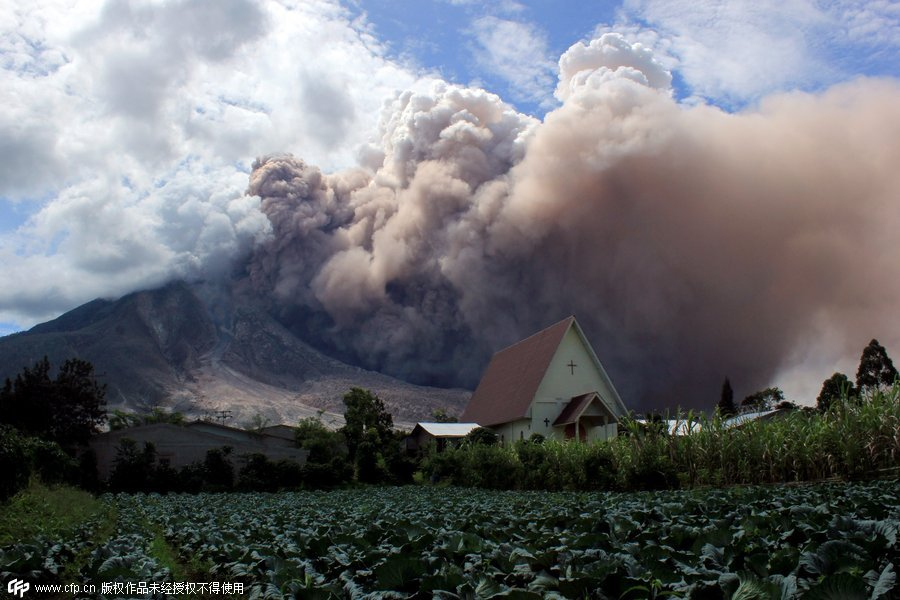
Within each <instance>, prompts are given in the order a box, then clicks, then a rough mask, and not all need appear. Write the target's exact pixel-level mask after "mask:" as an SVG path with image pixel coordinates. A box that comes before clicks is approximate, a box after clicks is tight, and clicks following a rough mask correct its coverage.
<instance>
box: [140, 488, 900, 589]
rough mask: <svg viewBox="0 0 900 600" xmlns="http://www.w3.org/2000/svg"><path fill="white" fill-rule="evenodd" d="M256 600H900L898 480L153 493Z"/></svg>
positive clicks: (167, 514) (184, 538)
mask: <svg viewBox="0 0 900 600" xmlns="http://www.w3.org/2000/svg"><path fill="white" fill-rule="evenodd" d="M138 498H141V500H140V507H139V508H140V510H141V511H142V513H143V514H144V515H146V518H148V519H150V520H152V521H154V522H155V523H158V524H160V525H161V526H162V527H163V530H164V531H165V534H166V537H167V538H168V539H169V543H170V544H172V546H173V547H175V548H177V549H178V550H179V551H180V552H181V553H182V554H184V555H185V556H197V557H199V558H201V559H202V560H205V561H208V562H209V563H210V564H212V565H214V566H213V573H214V574H215V575H216V576H218V577H220V578H221V579H223V580H230V581H242V582H244V583H245V584H246V585H247V588H248V589H249V590H250V593H249V597H251V598H282V597H296V598H431V597H439V598H489V597H519V598H583V597H589V598H616V599H619V598H622V599H628V598H648V597H662V596H664V595H668V596H672V597H686V598H698V599H706V598H716V599H718V598H733V599H745V600H746V599H749V598H778V599H781V598H793V597H802V598H812V599H815V598H843V599H846V600H853V599H855V598H866V599H872V600H876V599H888V598H895V597H896V596H897V594H896V591H897V589H898V588H897V586H896V567H897V566H898V565H897V559H898V545H897V534H898V525H900V509H898V506H900V489H898V485H897V482H874V483H868V484H851V485H838V484H827V485H818V486H806V487H791V488H785V487H778V488H772V487H757V488H734V489H730V490H712V491H700V490H695V491H681V492H655V493H650V492H647V493H641V494H603V493H595V494H588V493H576V494H572V493H568V494H558V493H546V492H518V493H509V492H485V491H472V490H463V489H459V488H376V489H365V490H349V491H339V492H329V493H314V492H303V493H288V494H270V495H267V494H229V495H199V496H166V497H160V496H147V497H138Z"/></svg>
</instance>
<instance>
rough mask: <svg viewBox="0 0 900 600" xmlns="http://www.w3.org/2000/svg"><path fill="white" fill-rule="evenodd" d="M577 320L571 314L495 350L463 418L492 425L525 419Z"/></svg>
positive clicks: (484, 424)
mask: <svg viewBox="0 0 900 600" xmlns="http://www.w3.org/2000/svg"><path fill="white" fill-rule="evenodd" d="M574 322H575V317H568V318H566V319H563V320H562V321H560V322H559V323H556V324H554V325H551V326H550V327H548V328H547V329H544V330H542V331H539V332H537V333H535V334H534V335H532V336H531V337H528V338H525V339H524V340H522V341H521V342H518V343H516V344H513V345H512V346H510V347H508V348H505V349H503V350H500V351H499V352H497V353H496V354H494V356H493V358H491V362H490V364H488V368H487V370H486V371H485V372H484V375H483V376H482V377H481V382H480V383H479V384H478V387H477V388H476V389H475V393H474V394H472V398H471V399H470V400H469V404H468V406H466V410H465V411H464V412H463V414H462V416H461V417H460V420H461V421H469V422H474V423H478V424H479V425H483V426H486V427H489V426H491V425H498V424H500V423H508V422H509V421H515V420H517V419H524V418H525V416H526V415H527V413H528V409H529V408H530V407H531V402H532V400H534V396H535V394H536V393H537V389H538V386H540V384H541V381H543V379H544V374H545V373H546V372H547V367H549V366H550V361H551V360H552V359H553V355H554V354H556V349H557V348H559V344H560V343H561V342H562V340H563V336H565V335H566V332H567V331H569V328H570V327H571V326H572V323H574Z"/></svg>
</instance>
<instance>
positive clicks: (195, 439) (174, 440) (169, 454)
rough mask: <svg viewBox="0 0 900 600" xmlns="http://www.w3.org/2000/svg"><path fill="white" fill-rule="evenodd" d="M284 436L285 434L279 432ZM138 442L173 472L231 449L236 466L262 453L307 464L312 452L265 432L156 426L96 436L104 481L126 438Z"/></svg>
mask: <svg viewBox="0 0 900 600" xmlns="http://www.w3.org/2000/svg"><path fill="white" fill-rule="evenodd" d="M279 433H281V432H279ZM126 438H127V439H130V440H134V441H135V442H137V444H138V448H143V447H144V444H145V443H147V442H149V443H151V444H153V446H154V447H155V448H156V456H157V460H158V461H159V463H160V464H166V465H169V466H170V467H172V468H173V469H179V468H181V467H185V466H187V465H190V464H191V463H195V462H202V461H203V460H204V459H205V458H206V453H207V452H208V451H209V450H213V449H216V448H224V447H228V448H231V457H232V459H233V460H234V462H235V466H236V467H239V466H241V462H242V461H243V460H244V459H245V457H247V456H249V455H251V454H262V455H264V456H266V457H267V458H269V459H270V460H282V459H286V460H293V461H296V462H298V463H300V464H305V463H306V456H307V454H308V452H307V451H306V450H303V449H301V448H297V446H296V445H295V443H294V440H293V438H292V437H291V438H290V439H287V438H286V436H285V435H268V434H266V433H265V432H253V431H245V430H243V429H235V428H234V427H227V426H225V425H218V424H216V423H209V422H205V421H194V422H192V423H188V424H187V425H173V424H171V423H153V424H150V425H139V426H137V427H129V428H126V429H117V430H114V431H107V432H105V433H101V434H99V435H96V436H94V437H93V438H92V439H91V441H90V446H91V448H92V449H93V450H94V452H95V453H96V455H97V472H98V475H99V476H100V478H101V479H102V480H106V479H109V475H110V473H112V469H113V466H114V464H115V460H116V454H117V452H118V448H119V445H120V444H121V442H122V440H123V439H126Z"/></svg>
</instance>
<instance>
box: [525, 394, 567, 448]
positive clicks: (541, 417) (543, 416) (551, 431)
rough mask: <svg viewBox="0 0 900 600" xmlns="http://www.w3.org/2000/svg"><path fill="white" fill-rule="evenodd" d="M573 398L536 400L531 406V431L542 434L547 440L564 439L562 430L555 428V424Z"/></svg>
mask: <svg viewBox="0 0 900 600" xmlns="http://www.w3.org/2000/svg"><path fill="white" fill-rule="evenodd" d="M570 399H571V398H552V399H544V400H536V401H535V403H534V404H532V405H531V421H530V423H531V430H532V431H534V432H537V433H540V434H541V435H542V436H544V437H545V438H547V439H548V440H549V439H558V440H562V439H563V437H564V436H563V433H562V429H559V428H558V427H553V422H554V421H555V420H556V417H558V416H559V413H561V412H562V410H563V408H565V406H566V404H568V403H569V400H570Z"/></svg>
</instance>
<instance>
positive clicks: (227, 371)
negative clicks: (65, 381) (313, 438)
mask: <svg viewBox="0 0 900 600" xmlns="http://www.w3.org/2000/svg"><path fill="white" fill-rule="evenodd" d="M45 355H46V356H48V358H49V359H50V361H51V364H53V365H54V366H58V365H59V364H61V363H62V362H63V361H65V360H66V359H68V358H72V357H77V358H82V359H85V360H89V361H91V362H92V363H93V364H94V366H95V369H96V372H97V374H98V380H100V381H101V382H103V383H106V384H107V386H108V390H107V401H108V406H109V409H110V410H112V409H120V410H132V411H147V410H150V409H152V408H154V407H162V408H168V409H172V410H178V411H180V412H183V413H185V414H186V415H188V416H190V417H202V416H208V415H210V414H211V413H213V412H216V411H230V412H231V415H232V419H233V421H231V423H233V424H238V425H240V424H246V423H248V422H249V421H250V420H251V419H253V418H254V417H255V416H256V415H261V416H262V417H263V418H264V419H267V420H268V421H269V422H272V423H294V422H296V421H297V419H300V418H304V417H309V416H319V417H320V418H322V419H323V420H324V421H325V422H326V423H327V424H330V425H332V426H335V427H337V426H340V424H341V423H342V421H343V419H342V413H343V403H342V398H343V395H344V394H345V393H346V392H347V391H349V389H350V388H351V387H363V388H367V389H370V390H372V391H373V392H374V393H376V394H378V395H379V396H380V397H381V398H382V400H383V401H384V402H385V406H386V407H387V409H388V410H389V411H390V412H391V414H392V416H393V417H394V420H395V422H396V423H398V424H400V425H409V424H411V423H414V422H415V421H419V420H426V419H428V418H430V415H431V413H432V411H433V410H434V409H437V408H441V409H444V410H446V411H447V412H448V413H450V414H458V413H460V412H461V411H462V408H463V406H464V405H465V403H466V401H467V400H468V397H469V395H470V392H468V391H466V390H461V389H449V390H448V389H442V388H431V387H426V386H419V385H414V384H410V383H407V382H405V381H402V380H399V379H396V378H393V377H390V376H387V375H383V374H381V373H377V372H374V371H368V370H366V369H363V368H361V367H357V366H353V365H349V364H346V363H343V362H341V361H339V360H337V359H335V358H332V357H330V356H327V355H325V354H323V353H322V352H320V351H319V350H316V349H315V348H314V346H313V345H311V344H309V343H308V342H307V341H305V340H302V339H300V338H299V337H297V336H296V335H294V334H293V333H292V332H291V331H289V330H288V329H287V328H285V327H284V326H282V325H281V324H280V323H279V322H278V321H277V320H276V319H275V318H274V317H273V316H272V315H270V314H269V313H268V312H267V311H266V310H265V308H264V307H263V306H262V305H261V304H260V303H259V302H258V301H257V300H255V299H254V298H252V297H251V296H248V295H245V294H242V293H241V292H240V290H239V289H237V288H236V287H235V286H233V285H232V286H228V287H225V286H221V285H213V284H205V283H194V284H187V283H185V282H182V281H176V282H171V283H169V284H166V285H164V286H162V287H159V288H156V289H152V290H143V291H138V292H133V293H131V294H127V295H125V296H122V297H121V298H119V299H117V300H105V299H96V300H92V301H90V302H87V303H85V304H83V305H81V306H79V307H76V308H75V309H73V310H71V311H68V312H66V313H64V314H63V315H60V316H59V317H57V318H56V319H53V320H50V321H47V322H45V323H41V324H38V325H35V326H34V327H32V328H31V329H30V330H28V331H25V332H19V333H15V334H12V335H8V336H5V337H2V338H0V376H2V377H9V378H13V377H15V375H16V374H18V373H19V372H21V370H22V368H23V367H25V366H31V365H32V364H34V363H35V362H37V361H38V360H40V359H41V358H42V357H43V356H45Z"/></svg>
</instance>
